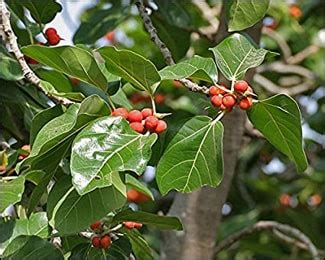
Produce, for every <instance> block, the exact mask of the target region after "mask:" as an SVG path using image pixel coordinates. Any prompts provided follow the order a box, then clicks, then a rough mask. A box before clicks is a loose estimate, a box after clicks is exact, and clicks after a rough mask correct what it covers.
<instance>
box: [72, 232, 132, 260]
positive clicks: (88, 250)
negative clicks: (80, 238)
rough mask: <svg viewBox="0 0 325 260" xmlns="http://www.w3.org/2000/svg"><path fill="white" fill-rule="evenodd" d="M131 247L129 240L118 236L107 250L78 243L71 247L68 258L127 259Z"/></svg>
mask: <svg viewBox="0 0 325 260" xmlns="http://www.w3.org/2000/svg"><path fill="white" fill-rule="evenodd" d="M131 251H132V248H131V244H130V242H129V240H128V239H127V238H126V237H125V236H124V237H119V239H118V240H115V241H114V242H113V243H112V245H111V246H110V247H109V248H108V250H98V249H97V248H94V247H92V246H91V245H90V244H89V243H87V244H85V243H84V244H80V245H78V246H76V247H75V248H73V250H72V252H71V256H70V257H69V260H80V259H83V260H95V259H96V260H129V259H130V254H131Z"/></svg>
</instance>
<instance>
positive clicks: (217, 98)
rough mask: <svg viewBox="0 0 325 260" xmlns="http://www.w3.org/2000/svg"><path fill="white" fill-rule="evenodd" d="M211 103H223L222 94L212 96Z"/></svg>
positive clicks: (215, 104) (217, 105) (216, 104)
mask: <svg viewBox="0 0 325 260" xmlns="http://www.w3.org/2000/svg"><path fill="white" fill-rule="evenodd" d="M211 103H212V104H213V105H214V106H215V107H220V106H221V104H222V95H216V96H213V97H211Z"/></svg>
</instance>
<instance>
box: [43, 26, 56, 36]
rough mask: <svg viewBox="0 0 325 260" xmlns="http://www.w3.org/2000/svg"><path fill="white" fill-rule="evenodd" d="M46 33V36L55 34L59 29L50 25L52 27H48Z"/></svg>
mask: <svg viewBox="0 0 325 260" xmlns="http://www.w3.org/2000/svg"><path fill="white" fill-rule="evenodd" d="M45 34H46V36H49V35H54V34H57V31H56V29H55V28H53V27H50V28H47V29H46V31H45Z"/></svg>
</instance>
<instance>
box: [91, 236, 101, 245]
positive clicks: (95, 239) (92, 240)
mask: <svg viewBox="0 0 325 260" xmlns="http://www.w3.org/2000/svg"><path fill="white" fill-rule="evenodd" d="M91 243H92V244H93V247H96V248H101V243H100V237H98V236H95V237H93V238H92V239H91Z"/></svg>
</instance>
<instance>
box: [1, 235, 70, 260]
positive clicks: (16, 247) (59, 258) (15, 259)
mask: <svg viewBox="0 0 325 260" xmlns="http://www.w3.org/2000/svg"><path fill="white" fill-rule="evenodd" d="M10 247H11V248H10V249H8V252H5V254H6V255H8V253H9V252H10V253H12V254H10V255H9V256H7V257H4V258H3V260H21V259H24V260H35V259H37V260H48V259H51V260H63V259H64V257H63V255H62V253H61V251H60V250H59V249H58V248H56V247H55V246H54V245H53V244H52V243H50V242H48V241H46V240H43V239H41V238H39V237H37V236H30V237H29V236H20V237H17V238H16V239H15V240H14V241H13V242H12V245H10Z"/></svg>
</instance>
